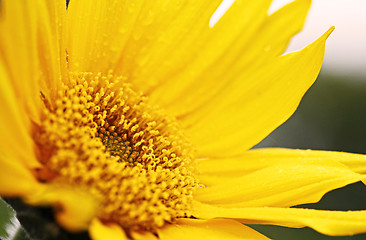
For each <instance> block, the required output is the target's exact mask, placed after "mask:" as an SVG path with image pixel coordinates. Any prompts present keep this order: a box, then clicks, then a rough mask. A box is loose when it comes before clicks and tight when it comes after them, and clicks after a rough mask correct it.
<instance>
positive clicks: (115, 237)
mask: <svg viewBox="0 0 366 240" xmlns="http://www.w3.org/2000/svg"><path fill="white" fill-rule="evenodd" d="M89 234H90V237H91V239H93V240H124V239H126V240H127V239H128V238H127V236H126V234H125V232H124V231H123V230H122V228H121V227H120V226H119V225H117V224H113V223H109V224H103V223H102V222H101V221H100V220H99V219H97V218H94V219H93V220H92V221H91V224H90V226H89Z"/></svg>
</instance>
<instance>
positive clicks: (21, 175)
mask: <svg viewBox="0 0 366 240" xmlns="http://www.w3.org/2000/svg"><path fill="white" fill-rule="evenodd" d="M0 169H1V178H0V195H1V196H3V197H4V196H9V197H24V196H27V195H29V194H33V193H34V192H37V191H39V189H40V188H41V184H40V183H39V182H38V181H37V180H36V179H35V178H34V176H33V175H32V173H31V172H30V171H29V170H28V169H27V168H26V167H25V166H24V165H23V164H22V163H20V162H19V161H18V159H16V158H14V157H13V156H10V155H6V154H5V153H4V152H2V151H0Z"/></svg>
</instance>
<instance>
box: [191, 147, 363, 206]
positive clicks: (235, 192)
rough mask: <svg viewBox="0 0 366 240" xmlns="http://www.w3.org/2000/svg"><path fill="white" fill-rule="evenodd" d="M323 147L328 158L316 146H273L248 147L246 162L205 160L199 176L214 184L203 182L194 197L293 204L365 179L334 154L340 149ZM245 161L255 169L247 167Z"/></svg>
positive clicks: (231, 202)
mask: <svg viewBox="0 0 366 240" xmlns="http://www.w3.org/2000/svg"><path fill="white" fill-rule="evenodd" d="M319 152H320V151H319ZM320 153H321V154H320V155H323V158H320V157H319V156H317V155H316V154H314V153H313V154H312V151H301V150H287V149H280V150H277V151H276V150H275V149H273V151H272V149H268V150H254V151H249V152H248V153H247V154H244V155H243V156H242V158H241V160H242V161H241V162H239V161H238V159H234V160H229V161H225V160H221V163H219V162H218V161H219V160H212V161H210V160H206V161H205V160H203V161H201V162H199V164H200V163H201V167H202V165H203V164H204V165H205V167H206V168H207V170H205V169H204V168H203V169H202V171H203V172H205V171H206V173H205V174H203V176H202V177H201V178H200V179H201V181H202V183H205V179H206V180H208V181H209V183H211V185H209V186H208V187H202V188H200V189H199V190H198V191H197V192H196V195H195V197H196V199H197V200H199V201H201V202H205V203H211V204H217V205H220V206H227V207H228V206H230V207H258V206H277V207H289V206H294V205H298V204H304V203H310V202H317V201H319V200H320V199H321V197H322V196H323V195H324V194H325V193H327V192H329V191H331V190H333V189H336V188H340V187H343V186H345V185H347V184H350V183H354V182H358V181H361V180H362V178H363V176H362V175H360V174H357V173H355V172H353V171H352V170H350V169H349V168H348V167H346V166H345V165H343V164H341V163H338V162H336V161H333V160H332V158H335V159H337V157H339V156H337V154H335V153H332V152H330V153H329V155H326V154H325V153H324V152H320ZM307 155H312V157H309V158H307ZM341 155H342V156H345V155H346V154H341ZM352 156H354V155H353V154H349V157H352ZM204 162H205V163H204ZM202 163H203V164H202ZM210 163H211V164H212V165H211V166H212V168H211V166H210ZM247 163H248V164H247ZM246 165H248V169H251V172H248V170H247V169H245V168H246ZM219 166H222V170H221V171H220V170H219ZM253 167H254V169H253ZM255 167H257V168H256V169H255ZM242 169H244V171H243V172H241V171H240V170H242ZM211 174H212V175H213V177H210V176H209V175H211ZM205 176H206V177H205Z"/></svg>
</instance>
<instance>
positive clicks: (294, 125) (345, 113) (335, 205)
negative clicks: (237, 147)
mask: <svg viewBox="0 0 366 240" xmlns="http://www.w3.org/2000/svg"><path fill="white" fill-rule="evenodd" d="M233 1H234V0H225V3H224V4H223V5H222V7H221V9H220V11H218V13H217V14H216V15H215V16H214V17H213V18H212V21H211V22H210V24H211V25H213V24H214V23H215V21H217V19H218V18H219V17H220V15H222V14H223V12H225V10H226V9H227V8H228V7H229V6H230V5H231V4H232V2H233ZM287 2H290V1H289V0H275V1H274V3H273V5H272V7H271V9H270V12H273V11H275V10H276V9H278V8H279V7H281V6H283V5H284V4H286V3H287ZM331 26H335V27H336V29H335V31H334V32H333V33H332V35H331V36H330V38H329V39H328V41H327V47H326V54H325V59H324V64H323V68H322V70H321V73H320V75H319V77H318V80H317V81H316V83H315V84H314V85H313V86H312V87H311V89H310V90H309V91H308V92H307V93H306V95H305V97H304V98H303V100H302V102H301V103H300V106H299V108H298V110H297V111H296V113H295V114H294V115H293V116H292V117H291V118H290V119H289V120H288V121H287V122H286V123H284V124H283V125H282V126H280V127H279V128H278V129H277V130H275V131H274V132H273V133H272V134H271V135H269V136H268V137H267V138H266V139H265V140H264V141H262V142H261V143H260V144H258V145H257V146H256V147H287V148H301V149H319V150H335V151H346V152H353V153H364V154H366V30H365V29H366V0H313V5H312V7H311V9H310V12H309V15H308V18H307V21H306V24H305V27H304V30H303V31H302V32H301V33H300V34H298V35H297V36H295V37H294V38H293V40H292V41H291V43H290V46H289V48H288V50H287V52H291V51H294V50H298V49H301V48H302V47H304V46H306V45H307V44H309V43H310V42H312V41H314V40H315V39H316V38H318V37H319V36H320V35H322V34H323V33H324V32H325V31H326V30H328V29H329V27H331ZM301 207H310V208H317V209H327V210H328V209H329V210H360V209H366V187H365V186H364V185H363V184H362V183H356V184H352V185H349V186H347V187H344V188H342V189H337V190H334V191H332V192H330V193H328V194H326V195H325V196H324V197H323V198H322V200H321V201H320V202H319V203H316V204H308V205H303V206H301ZM14 214H15V213H14V211H13V210H12V209H9V207H8V206H7V204H5V203H4V202H3V201H2V200H1V199H0V239H2V238H4V239H29V238H28V237H27V236H26V235H27V234H25V233H24V231H23V230H22V229H21V228H20V224H19V222H18V220H17V219H16V218H15V216H14ZM18 214H19V212H18ZM28 215H29V214H28ZM18 216H19V215H18ZM47 227H48V228H51V229H52V227H54V228H55V229H56V227H55V226H47ZM252 227H253V228H255V229H256V230H258V231H260V232H262V233H264V234H265V235H267V236H268V237H270V238H272V239H281V240H287V239H298V240H305V239H306V240H309V239H319V240H322V239H324V240H332V239H341V240H346V239H349V240H356V239H357V240H361V239H366V234H362V235H356V236H351V237H329V236H324V235H321V234H319V233H317V232H315V231H313V230H311V229H308V228H304V229H289V228H283V227H276V226H259V225H253V226H252ZM5 229H7V230H8V231H5ZM9 229H13V231H9ZM48 231H49V230H48ZM9 234H10V235H9ZM14 234H17V235H16V236H15V235H14ZM43 237H44V236H43ZM41 238H42V237H41V236H40V238H39V239H41ZM42 239H43V238H42ZM65 239H69V238H68V237H65ZM76 239H77V238H76ZM79 239H81V238H79Z"/></svg>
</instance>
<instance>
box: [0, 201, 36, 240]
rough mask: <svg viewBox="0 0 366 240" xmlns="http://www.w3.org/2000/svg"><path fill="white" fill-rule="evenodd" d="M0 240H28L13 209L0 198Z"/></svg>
mask: <svg viewBox="0 0 366 240" xmlns="http://www.w3.org/2000/svg"><path fill="white" fill-rule="evenodd" d="M0 238H1V239H4V240H30V239H31V238H30V237H29V235H28V234H27V233H26V232H25V230H24V228H23V227H22V226H21V224H20V222H19V221H18V219H17V218H16V214H15V211H14V209H13V208H12V207H11V206H10V205H9V204H7V203H6V202H5V201H4V200H3V199H1V198H0Z"/></svg>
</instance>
